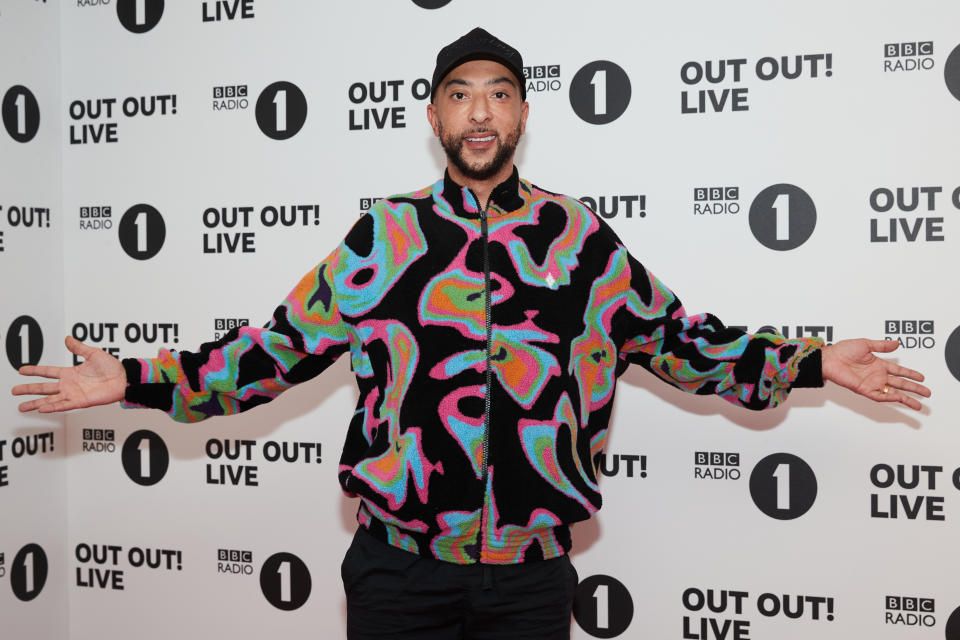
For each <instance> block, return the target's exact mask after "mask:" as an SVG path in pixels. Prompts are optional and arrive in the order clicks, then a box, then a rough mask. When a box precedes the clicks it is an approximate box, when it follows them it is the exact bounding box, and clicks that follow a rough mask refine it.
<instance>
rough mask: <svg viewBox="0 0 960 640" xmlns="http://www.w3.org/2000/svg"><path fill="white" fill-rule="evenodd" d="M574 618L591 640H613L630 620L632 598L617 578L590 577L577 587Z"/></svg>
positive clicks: (627, 625) (631, 617) (628, 624)
mask: <svg viewBox="0 0 960 640" xmlns="http://www.w3.org/2000/svg"><path fill="white" fill-rule="evenodd" d="M573 618H574V620H576V621H577V624H578V625H580V628H581V629H583V630H584V631H586V632H587V633H589V634H590V635H592V636H593V637H594V638H616V637H617V636H619V635H620V634H621V633H623V632H624V631H626V630H627V627H629V626H630V622H631V621H632V620H633V598H631V597H630V592H629V591H628V590H627V588H626V587H625V586H624V585H623V583H622V582H620V581H619V580H617V579H616V578H612V577H610V576H604V575H595V576H590V577H589V578H587V579H585V580H581V581H580V584H579V585H577V593H576V596H574V599H573Z"/></svg>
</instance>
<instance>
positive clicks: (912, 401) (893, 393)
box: [867, 383, 923, 411]
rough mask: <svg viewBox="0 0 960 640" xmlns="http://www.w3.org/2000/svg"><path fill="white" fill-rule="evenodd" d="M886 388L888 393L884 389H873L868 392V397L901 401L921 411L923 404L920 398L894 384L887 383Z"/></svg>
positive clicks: (878, 399) (883, 400) (881, 400)
mask: <svg viewBox="0 0 960 640" xmlns="http://www.w3.org/2000/svg"><path fill="white" fill-rule="evenodd" d="M911 384H913V383H911ZM917 386H920V385H917ZM886 389H887V391H886V393H884V391H883V389H878V390H874V391H871V392H870V393H869V394H867V397H868V398H870V399H872V400H876V401H877V402H899V403H900V404H902V405H904V406H906V407H909V408H911V409H914V410H916V411H919V410H920V409H921V408H922V406H923V405H921V404H920V401H919V400H917V399H916V398H914V397H913V396H909V395H907V394H906V393H903V392H902V391H898V390H897V389H895V388H894V387H893V385H887V387H886Z"/></svg>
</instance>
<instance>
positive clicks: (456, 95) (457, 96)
mask: <svg viewBox="0 0 960 640" xmlns="http://www.w3.org/2000/svg"><path fill="white" fill-rule="evenodd" d="M466 97H467V94H465V93H463V92H462V91H457V92H456V93H454V94H453V99H454V100H463V99H464V98H466Z"/></svg>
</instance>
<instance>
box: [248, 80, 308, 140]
mask: <svg viewBox="0 0 960 640" xmlns="http://www.w3.org/2000/svg"><path fill="white" fill-rule="evenodd" d="M256 117H257V125H258V126H259V127H260V130H261V131H263V133H264V135H266V136H267V137H269V138H273V139H274V140H286V139H287V138H292V137H293V136H295V135H297V133H299V131H300V129H302V128H303V123H304V122H306V121H307V97H306V96H305V95H303V91H300V87H298V86H297V85H295V84H293V83H292V82H284V81H280V82H274V83H273V84H271V85H270V86H268V87H267V88H266V89H264V90H263V91H262V92H261V93H260V97H259V98H257V107H256Z"/></svg>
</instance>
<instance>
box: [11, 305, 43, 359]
mask: <svg viewBox="0 0 960 640" xmlns="http://www.w3.org/2000/svg"><path fill="white" fill-rule="evenodd" d="M5 346H6V349H7V361H8V362H9V363H10V366H11V367H13V368H14V370H19V369H20V367H23V366H26V365H35V364H38V363H39V362H40V358H41V357H43V330H42V329H40V323H39V322H37V321H36V320H35V319H34V318H32V317H31V316H19V317H18V318H16V319H15V320H14V321H13V322H11V323H10V328H9V329H7V339H6V345H5Z"/></svg>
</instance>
